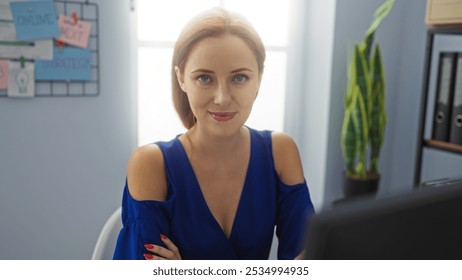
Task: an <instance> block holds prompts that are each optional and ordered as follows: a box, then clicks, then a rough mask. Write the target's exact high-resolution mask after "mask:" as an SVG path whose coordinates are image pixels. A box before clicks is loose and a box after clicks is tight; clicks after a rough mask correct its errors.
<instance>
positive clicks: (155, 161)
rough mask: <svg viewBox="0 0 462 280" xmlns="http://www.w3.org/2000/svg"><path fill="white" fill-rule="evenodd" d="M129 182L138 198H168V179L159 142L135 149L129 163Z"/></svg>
mask: <svg viewBox="0 0 462 280" xmlns="http://www.w3.org/2000/svg"><path fill="white" fill-rule="evenodd" d="M127 182H128V189H129V191H130V195H131V196H132V197H133V198H134V199H136V200H160V201H164V200H165V199H166V198H167V180H166V177H165V166H164V159H163V155H162V151H161V149H160V147H159V146H158V145H157V144H147V145H143V146H140V147H137V148H136V149H134V150H133V151H132V153H131V155H130V158H129V160H128V164H127Z"/></svg>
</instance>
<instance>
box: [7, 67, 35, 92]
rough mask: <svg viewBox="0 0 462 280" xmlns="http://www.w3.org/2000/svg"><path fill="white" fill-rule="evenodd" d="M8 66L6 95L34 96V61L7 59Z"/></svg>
mask: <svg viewBox="0 0 462 280" xmlns="http://www.w3.org/2000/svg"><path fill="white" fill-rule="evenodd" d="M21 64H23V65H21ZM8 68H9V73H8V97H34V93H35V81H34V63H32V62H22V63H21V62H16V61H9V62H8Z"/></svg>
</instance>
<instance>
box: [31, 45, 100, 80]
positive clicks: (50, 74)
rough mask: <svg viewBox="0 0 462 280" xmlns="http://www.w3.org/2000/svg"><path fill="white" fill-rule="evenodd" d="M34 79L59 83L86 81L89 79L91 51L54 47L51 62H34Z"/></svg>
mask: <svg viewBox="0 0 462 280" xmlns="http://www.w3.org/2000/svg"><path fill="white" fill-rule="evenodd" d="M35 79H36V80H37V81H40V80H57V81H59V80H61V81H71V80H73V81H88V80H90V79H91V51H90V50H89V49H80V48H72V47H66V48H62V50H60V49H59V48H58V47H54V50H53V60H36V61H35Z"/></svg>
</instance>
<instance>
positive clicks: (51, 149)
mask: <svg viewBox="0 0 462 280" xmlns="http://www.w3.org/2000/svg"><path fill="white" fill-rule="evenodd" d="M91 2H92V3H97V4H98V5H99V16H100V29H99V34H100V49H101V51H100V56H101V57H100V67H101V68H100V71H101V72H100V79H101V87H100V89H101V92H100V96H99V97H72V98H71V97H40V98H35V99H24V100H22V99H21V100H19V99H8V98H0V225H1V230H0V259H89V258H90V256H91V253H92V250H93V246H94V244H95V242H96V239H97V237H98V234H99V231H100V229H101V227H102V226H103V224H104V222H105V220H106V219H107V217H108V216H109V215H110V214H111V213H112V211H114V210H115V209H116V208H117V207H118V206H119V205H120V203H121V195H122V188H123V184H124V180H125V165H126V160H127V158H128V156H129V153H130V151H131V149H133V148H134V147H135V145H136V135H137V134H136V114H135V111H134V108H135V106H134V102H135V97H136V96H135V92H133V91H132V90H131V87H130V83H129V77H130V70H129V69H130V48H129V40H128V38H129V35H128V34H129V31H130V30H129V28H130V13H129V1H128V0H126V1H101V0H99V1H91Z"/></svg>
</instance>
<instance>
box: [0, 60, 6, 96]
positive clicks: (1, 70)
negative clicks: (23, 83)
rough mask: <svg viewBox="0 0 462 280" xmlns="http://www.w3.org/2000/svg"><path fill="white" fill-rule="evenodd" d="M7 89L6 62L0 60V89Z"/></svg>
mask: <svg viewBox="0 0 462 280" xmlns="http://www.w3.org/2000/svg"><path fill="white" fill-rule="evenodd" d="M6 88H8V61H7V60H0V89H6Z"/></svg>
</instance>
